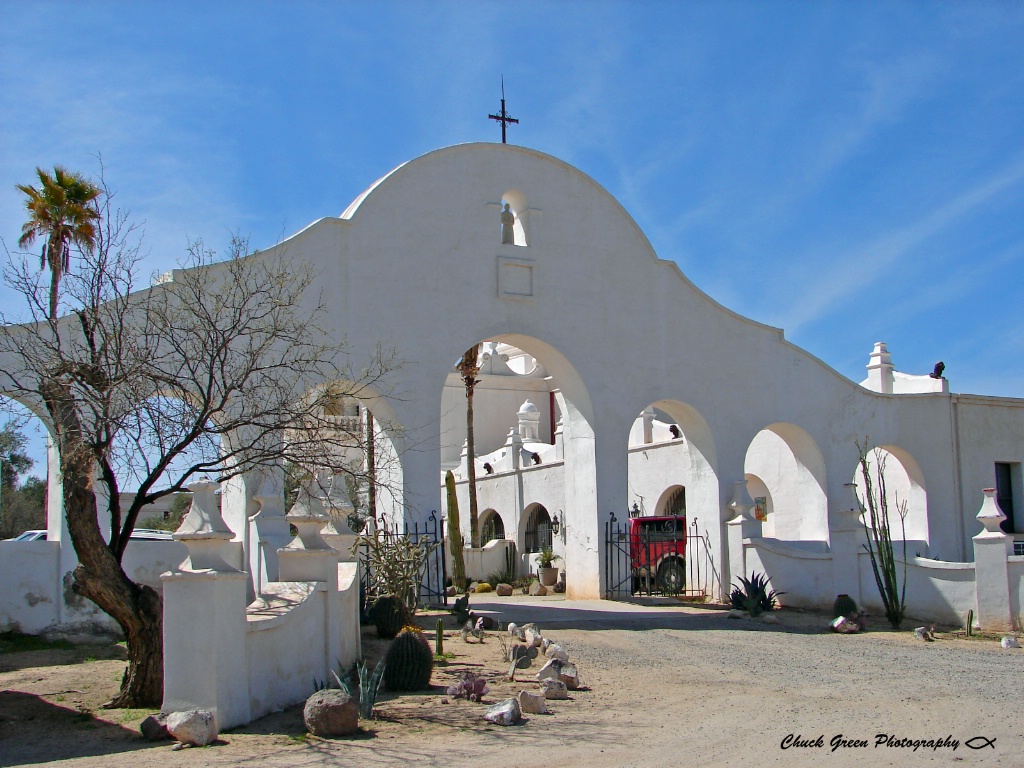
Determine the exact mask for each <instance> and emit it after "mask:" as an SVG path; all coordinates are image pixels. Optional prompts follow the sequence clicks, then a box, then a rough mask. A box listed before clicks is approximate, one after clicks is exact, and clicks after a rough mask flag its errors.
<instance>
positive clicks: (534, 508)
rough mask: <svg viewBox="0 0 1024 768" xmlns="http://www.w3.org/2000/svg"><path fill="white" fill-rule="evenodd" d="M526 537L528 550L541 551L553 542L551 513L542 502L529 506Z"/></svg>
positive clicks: (525, 543)
mask: <svg viewBox="0 0 1024 768" xmlns="http://www.w3.org/2000/svg"><path fill="white" fill-rule="evenodd" d="M527 510H528V514H527V518H526V537H525V540H524V542H523V544H524V545H525V548H526V551H527V552H540V551H541V550H542V549H544V548H545V547H550V546H551V545H552V543H553V540H554V539H553V536H552V535H551V515H549V514H548V511H547V510H546V509H545V508H544V506H543V505H541V504H531V505H530V506H529V507H527Z"/></svg>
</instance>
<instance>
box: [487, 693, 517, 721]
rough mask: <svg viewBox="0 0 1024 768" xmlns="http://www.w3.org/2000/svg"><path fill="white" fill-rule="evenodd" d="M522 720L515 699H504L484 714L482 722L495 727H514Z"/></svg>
mask: <svg viewBox="0 0 1024 768" xmlns="http://www.w3.org/2000/svg"><path fill="white" fill-rule="evenodd" d="M522 719H523V713H522V710H521V709H520V708H519V702H518V701H517V700H516V699H505V700H504V701H499V702H498V703H497V704H493V705H491V706H490V707H488V708H487V711H486V712H484V720H487V721H488V722H491V723H494V724H495V725H515V724H516V723H518V722H519V721H520V720H522Z"/></svg>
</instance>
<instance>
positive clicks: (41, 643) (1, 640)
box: [0, 632, 75, 653]
mask: <svg viewBox="0 0 1024 768" xmlns="http://www.w3.org/2000/svg"><path fill="white" fill-rule="evenodd" d="M74 647H75V646H74V643H70V642H68V641H67V640H44V639H43V638H41V637H39V635H25V634H22V633H21V632H0V653H25V652H26V651H70V650H73V649H74Z"/></svg>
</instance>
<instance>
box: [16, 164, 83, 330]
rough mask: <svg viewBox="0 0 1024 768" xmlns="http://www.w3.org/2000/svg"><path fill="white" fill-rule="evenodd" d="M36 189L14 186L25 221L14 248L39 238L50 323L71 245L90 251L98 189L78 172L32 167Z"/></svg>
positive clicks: (30, 243)
mask: <svg viewBox="0 0 1024 768" xmlns="http://www.w3.org/2000/svg"><path fill="white" fill-rule="evenodd" d="M36 174H37V175H38V176H39V187H38V188H36V187H33V186H30V185H28V184H18V185H17V188H18V190H19V191H20V192H23V193H24V194H25V197H26V200H25V208H26V210H27V211H28V214H29V218H28V221H26V222H25V224H24V225H23V226H22V228H21V238H20V239H19V240H18V245H19V246H20V247H22V248H26V247H28V246H30V245H32V244H33V243H34V242H35V241H36V238H37V237H39V238H43V239H44V243H43V250H42V253H41V259H40V264H39V268H40V269H46V268H47V267H49V268H50V320H51V321H53V320H56V319H57V298H58V296H59V291H60V280H61V277H62V276H63V275H65V274H66V273H67V271H68V270H69V269H70V268H71V246H72V245H76V246H78V247H79V248H80V249H81V250H83V251H87V252H92V249H93V247H94V246H95V244H96V236H97V233H96V225H95V222H96V221H97V220H99V218H100V212H99V209H98V207H97V206H96V204H95V203H96V199H97V198H98V197H99V196H100V193H101V190H100V189H99V187H97V186H96V185H95V184H93V183H92V182H91V181H89V180H88V179H86V178H85V177H84V176H82V175H81V174H78V173H72V172H71V171H68V170H67V169H66V168H62V167H61V166H59V165H57V166H54V168H53V175H52V176H51V175H50V174H49V173H47V172H46V171H44V170H43V169H42V168H36Z"/></svg>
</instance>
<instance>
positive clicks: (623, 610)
mask: <svg viewBox="0 0 1024 768" xmlns="http://www.w3.org/2000/svg"><path fill="white" fill-rule="evenodd" d="M473 597H475V596H471V597H470V606H469V607H470V610H471V611H473V612H475V613H478V614H480V615H483V616H490V617H492V618H493V619H494V620H495V621H498V622H500V623H501V624H502V625H505V624H507V623H508V622H515V623H516V624H524V623H527V622H534V623H536V624H539V625H541V627H542V628H543V629H545V630H560V629H579V630H588V629H589V630H600V629H622V630H634V631H640V630H650V629H673V630H683V631H687V630H692V631H702V632H706V631H722V630H744V631H750V632H781V633H785V634H799V635H817V634H824V633H828V632H829V629H828V619H827V618H826V617H825V616H824V614H821V613H817V612H813V611H800V610H796V609H785V608H784V609H782V610H779V611H775V612H773V614H772V616H773V617H774V618H775V619H777V620H778V623H767V622H765V621H763V620H761V619H752V618H740V619H736V618H730V617H729V612H728V609H727V608H726V607H724V606H719V605H695V604H685V605H684V604H681V603H680V602H679V601H678V600H674V599H672V598H657V597H650V598H634V599H632V600H629V601H610V600H601V601H597V600H593V601H566V600H557V601H546V602H541V601H536V602H534V601H515V602H513V601H509V602H503V601H500V600H494V599H493V598H491V599H489V600H485V599H477V600H474V599H473ZM452 621H454V620H452ZM445 623H446V625H448V624H449V622H448V621H446V622H445ZM879 629H881V627H879Z"/></svg>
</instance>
